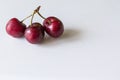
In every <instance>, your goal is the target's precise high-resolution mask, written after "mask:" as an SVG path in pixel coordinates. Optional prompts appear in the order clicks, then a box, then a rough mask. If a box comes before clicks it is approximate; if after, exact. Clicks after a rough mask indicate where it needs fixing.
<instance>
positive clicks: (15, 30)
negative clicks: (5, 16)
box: [6, 6, 64, 44]
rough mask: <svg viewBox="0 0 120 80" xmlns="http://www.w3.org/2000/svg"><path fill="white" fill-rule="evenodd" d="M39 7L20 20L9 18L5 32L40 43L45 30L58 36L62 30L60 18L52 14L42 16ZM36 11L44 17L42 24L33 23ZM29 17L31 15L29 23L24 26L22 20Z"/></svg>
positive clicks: (50, 34)
mask: <svg viewBox="0 0 120 80" xmlns="http://www.w3.org/2000/svg"><path fill="white" fill-rule="evenodd" d="M39 9H40V6H39V7H37V9H35V10H34V12H33V14H31V15H30V16H28V17H26V18H25V19H23V20H22V21H20V20H18V19H17V18H12V19H10V20H9V21H8V23H7V25H6V32H7V33H8V34H9V35H10V36H12V37H15V38H20V37H23V36H25V38H26V40H27V41H28V42H30V43H32V44H37V43H40V42H41V41H42V40H43V39H44V36H45V32H46V33H47V34H48V35H49V36H51V37H53V38H58V37H60V36H61V35H62V34H63V32H64V26H63V23H62V22H61V20H59V19H58V18H56V17H54V16H51V17H48V18H44V17H43V16H42V15H41V14H40V13H39ZM36 13H37V14H38V15H39V16H40V17H41V18H43V19H44V21H43V25H41V24H40V23H39V22H34V23H33V17H34V15H35V14H36ZM29 17H31V24H30V25H29V26H28V27H26V25H25V24H24V23H23V21H25V20H26V19H27V18H29Z"/></svg>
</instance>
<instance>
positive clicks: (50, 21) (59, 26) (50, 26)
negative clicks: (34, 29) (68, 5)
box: [43, 17, 64, 38]
mask: <svg viewBox="0 0 120 80" xmlns="http://www.w3.org/2000/svg"><path fill="white" fill-rule="evenodd" d="M43 26H44V29H45V31H46V32H47V34H48V35H50V36H51V37H54V38H58V37H60V36H61V35H62V34H63V32H64V26H63V23H62V22H61V21H60V20H59V19H58V18H56V17H48V18H46V19H45V20H44V22H43Z"/></svg>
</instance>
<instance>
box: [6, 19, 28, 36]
mask: <svg viewBox="0 0 120 80" xmlns="http://www.w3.org/2000/svg"><path fill="white" fill-rule="evenodd" d="M25 29H26V25H25V24H23V23H22V22H20V21H19V20H18V19H17V18H12V19H10V20H9V21H8V23H7V25H6V32H7V33H8V34H9V35H11V36H12V37H15V38H20V37H22V36H24V31H25Z"/></svg>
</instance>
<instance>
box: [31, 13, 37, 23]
mask: <svg viewBox="0 0 120 80" xmlns="http://www.w3.org/2000/svg"><path fill="white" fill-rule="evenodd" d="M35 13H36V12H35V11H34V12H33V14H32V18H31V25H32V22H33V18H34V15H35Z"/></svg>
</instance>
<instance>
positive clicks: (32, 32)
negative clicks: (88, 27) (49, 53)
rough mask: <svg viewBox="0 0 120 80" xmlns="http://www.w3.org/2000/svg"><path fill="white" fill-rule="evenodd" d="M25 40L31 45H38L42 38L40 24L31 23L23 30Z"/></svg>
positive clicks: (42, 32) (42, 33)
mask: <svg viewBox="0 0 120 80" xmlns="http://www.w3.org/2000/svg"><path fill="white" fill-rule="evenodd" d="M25 38H26V40H27V41H28V42H30V43H32V44H37V43H40V42H41V41H42V40H43V38H44V29H43V26H42V25H41V24H40V23H32V25H30V26H29V27H28V28H27V29H26V30H25Z"/></svg>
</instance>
